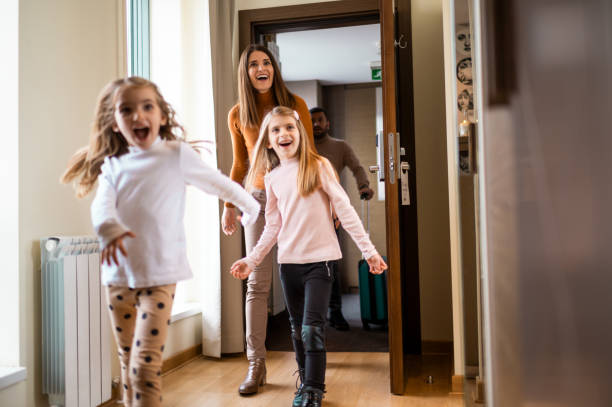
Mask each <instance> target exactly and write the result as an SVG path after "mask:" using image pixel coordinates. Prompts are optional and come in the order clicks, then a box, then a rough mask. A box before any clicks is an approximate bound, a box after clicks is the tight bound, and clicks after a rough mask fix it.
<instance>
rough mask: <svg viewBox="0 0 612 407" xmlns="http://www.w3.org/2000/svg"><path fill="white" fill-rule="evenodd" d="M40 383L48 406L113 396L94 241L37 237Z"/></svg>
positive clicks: (68, 406) (82, 406)
mask: <svg viewBox="0 0 612 407" xmlns="http://www.w3.org/2000/svg"><path fill="white" fill-rule="evenodd" d="M40 249H41V273H42V276H41V283H42V284H41V287H42V290H41V291H42V380H43V393H44V394H48V395H49V404H50V405H52V406H65V407H94V406H98V405H100V404H102V403H103V402H105V401H107V400H109V399H110V398H111V381H112V377H111V366H110V363H111V332H110V321H109V317H108V310H107V308H108V306H107V304H106V297H105V295H104V291H103V289H102V288H101V284H100V253H99V245H98V242H97V240H96V238H94V237H89V236H81V237H48V238H44V239H41V241H40Z"/></svg>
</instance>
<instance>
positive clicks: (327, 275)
mask: <svg viewBox="0 0 612 407" xmlns="http://www.w3.org/2000/svg"><path fill="white" fill-rule="evenodd" d="M253 157H254V160H253V163H252V165H251V168H250V170H249V173H248V177H247V183H246V184H247V185H252V184H251V183H250V182H249V181H251V180H252V179H253V178H254V177H256V176H257V174H259V173H260V172H261V171H266V172H267V174H266V176H265V177H264V181H265V188H266V196H267V202H266V225H265V228H264V231H263V233H262V235H261V238H260V239H259V241H258V243H257V245H256V246H255V248H253V250H252V251H251V253H250V254H249V255H248V256H247V257H245V258H243V259H240V260H238V261H236V262H235V263H234V264H233V265H232V267H231V270H230V272H231V273H232V275H233V276H234V277H236V278H241V279H244V278H247V277H248V275H249V274H250V273H251V272H252V271H253V269H254V268H255V266H256V265H257V264H258V263H259V262H261V260H262V259H263V257H264V256H265V255H266V253H268V251H269V250H270V249H271V247H272V246H273V245H274V244H275V243H278V262H279V269H280V278H281V282H282V285H283V291H284V293H285V302H286V303H287V308H288V311H289V319H290V322H291V338H292V341H293V346H294V349H295V355H296V360H297V363H298V369H299V372H300V378H301V380H302V385H301V386H300V388H299V389H298V391H297V392H296V396H295V398H294V401H293V405H294V406H304V407H305V406H308V407H314V406H320V405H321V400H322V398H323V392H324V390H325V364H326V354H325V316H326V312H327V307H328V305H329V298H330V293H331V286H332V276H331V272H330V265H329V263H330V262H331V261H332V260H337V259H339V258H341V257H342V253H341V252H340V247H339V245H338V239H337V238H336V233H335V231H334V225H333V220H332V211H331V208H332V207H333V208H334V210H335V212H336V214H337V216H338V217H339V218H340V221H341V222H342V225H343V227H344V229H345V230H346V231H347V232H349V234H350V235H351V237H352V238H353V240H354V241H355V243H356V244H357V246H358V247H359V249H360V250H361V252H362V253H363V255H364V257H365V258H366V260H367V262H368V264H369V265H370V272H372V273H373V274H380V273H382V272H383V271H384V270H385V269H386V268H387V265H386V264H385V262H384V261H383V259H382V257H381V256H380V255H379V254H378V252H377V251H376V249H375V248H374V246H373V245H372V243H371V242H370V239H369V237H368V234H367V233H366V232H365V231H364V229H363V225H362V224H361V221H360V220H359V217H358V216H357V213H356V212H355V210H354V209H353V207H352V206H351V204H350V201H349V198H348V196H347V195H346V193H345V192H344V189H343V188H342V186H341V185H340V184H339V183H338V180H337V176H336V173H335V171H334V169H333V167H332V166H331V164H330V163H329V161H328V160H327V159H325V158H323V157H321V156H319V155H318V154H316V153H315V152H314V151H313V148H312V145H311V143H310V141H309V138H308V137H307V136H306V131H305V129H304V126H303V125H302V122H301V120H300V118H299V116H298V114H297V113H296V112H295V111H294V110H292V109H290V108H287V107H282V106H278V107H275V108H274V109H273V110H272V111H271V112H270V113H268V115H266V117H265V118H264V120H263V122H262V125H261V131H260V136H259V140H258V141H257V145H256V146H255V152H254V154H253Z"/></svg>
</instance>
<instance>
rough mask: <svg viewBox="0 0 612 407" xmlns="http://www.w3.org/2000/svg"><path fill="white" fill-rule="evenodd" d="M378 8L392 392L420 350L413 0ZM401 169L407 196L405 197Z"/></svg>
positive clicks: (385, 2)
mask: <svg viewBox="0 0 612 407" xmlns="http://www.w3.org/2000/svg"><path fill="white" fill-rule="evenodd" d="M379 10H380V25H381V59H382V87H383V129H384V144H385V148H384V151H385V169H384V171H385V193H386V214H387V219H386V222H387V255H388V260H389V277H388V281H389V349H390V352H389V357H390V369H391V392H392V393H394V394H403V392H404V382H405V378H404V376H405V369H404V360H405V355H408V354H420V353H421V319H420V295H419V257H418V233H417V230H418V226H417V199H416V198H417V197H416V193H417V191H416V168H417V167H416V156H415V135H414V92H413V74H412V43H411V38H412V29H411V1H410V0H395V1H392V0H380V3H379ZM398 139H399V140H398ZM401 172H405V174H406V175H407V184H405V185H407V196H408V197H409V199H408V200H406V199H405V198H406V196H405V195H404V199H402V192H401V191H402V180H401V179H400V178H401V177H400V176H399V174H401ZM404 194H405V192H404Z"/></svg>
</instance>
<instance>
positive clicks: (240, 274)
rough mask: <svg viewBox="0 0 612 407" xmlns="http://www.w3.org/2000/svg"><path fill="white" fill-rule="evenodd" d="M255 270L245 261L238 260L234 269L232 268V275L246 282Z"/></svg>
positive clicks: (233, 266)
mask: <svg viewBox="0 0 612 407" xmlns="http://www.w3.org/2000/svg"><path fill="white" fill-rule="evenodd" d="M252 271H253V270H251V268H250V267H249V265H248V264H247V263H246V261H244V259H240V260H236V261H235V262H234V264H232V267H231V268H230V273H231V274H232V276H234V278H239V279H241V280H244V279H245V278H247V277H248V276H249V274H251V272H252Z"/></svg>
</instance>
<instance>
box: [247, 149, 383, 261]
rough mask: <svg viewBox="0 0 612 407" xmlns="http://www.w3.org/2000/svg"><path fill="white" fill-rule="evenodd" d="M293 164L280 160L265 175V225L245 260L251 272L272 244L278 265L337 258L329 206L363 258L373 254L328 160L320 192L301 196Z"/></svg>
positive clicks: (296, 171) (336, 242) (323, 164)
mask: <svg viewBox="0 0 612 407" xmlns="http://www.w3.org/2000/svg"><path fill="white" fill-rule="evenodd" d="M298 164H299V163H298V160H297V158H295V159H290V160H286V161H281V164H280V165H279V166H278V167H276V168H275V169H273V170H272V171H270V172H269V173H268V174H266V176H265V178H264V183H265V186H266V195H267V202H266V226H265V227H264V231H263V233H262V234H261V237H260V238H259V241H258V242H257V245H256V246H255V247H254V248H253V250H252V251H251V253H250V255H249V256H248V257H247V258H246V262H247V264H248V265H249V267H251V268H254V266H255V265H257V264H259V263H260V262H261V261H262V260H263V258H264V256H265V255H266V254H267V253H268V252H269V251H270V249H271V248H272V246H274V244H275V243H277V242H278V262H279V263H281V264H282V263H297V264H304V263H315V262H319V261H326V260H337V259H340V258H342V252H341V251H340V245H339V244H338V238H337V237H336V232H335V230H334V226H333V221H332V214H331V207H330V204H331V205H332V206H333V207H334V208H335V210H336V215H337V216H338V218H339V219H340V222H342V227H343V228H344V229H345V230H346V231H347V232H348V233H349V234H350V235H351V237H352V238H353V240H354V241H355V243H356V244H357V247H358V248H359V250H361V252H362V253H363V255H364V257H365V258H366V259H369V258H370V257H372V256H374V255H375V254H377V251H376V248H374V245H373V244H372V242H371V241H370V237H369V236H368V234H367V233H366V232H365V230H364V228H363V225H362V224H361V220H360V219H359V216H357V213H356V212H355V209H354V208H353V207H352V206H351V203H350V201H349V198H348V196H347V195H346V192H344V189H343V188H342V186H341V185H340V184H339V183H338V180H337V179H336V176H335V173H334V170H333V169H332V166H331V164H330V163H329V161H328V160H326V159H325V158H323V162H322V163H321V165H320V172H319V175H320V179H321V188H319V189H318V190H316V191H315V192H313V193H311V194H310V195H308V196H306V197H303V196H300V195H299V193H298V189H297V175H298Z"/></svg>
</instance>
